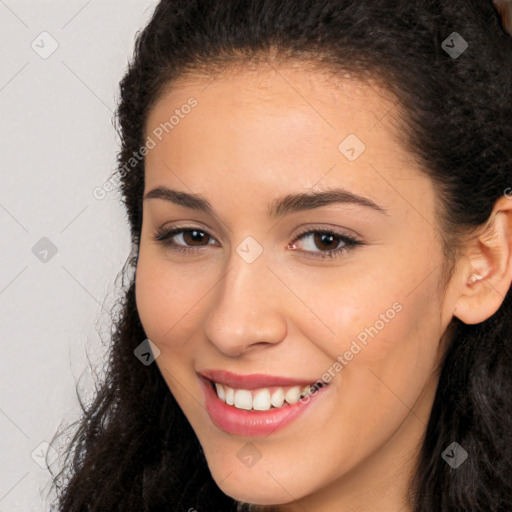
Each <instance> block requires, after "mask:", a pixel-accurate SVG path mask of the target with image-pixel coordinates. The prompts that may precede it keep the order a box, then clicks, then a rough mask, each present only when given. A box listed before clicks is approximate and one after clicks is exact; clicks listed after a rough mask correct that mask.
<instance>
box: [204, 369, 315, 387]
mask: <svg viewBox="0 0 512 512" xmlns="http://www.w3.org/2000/svg"><path fill="white" fill-rule="evenodd" d="M198 373H199V376H200V377H201V376H202V377H206V378H207V379H210V380H213V381H214V382H218V383H219V384H225V385H227V386H229V387H230V388H234V389H258V388H270V387H273V386H276V387H279V386H281V387H286V386H306V385H307V384H313V383H314V382H316V380H315V379H310V380H299V379H290V378H287V377H274V376H272V375H262V374H259V373H253V374H251V375H237V374H236V373H231V372H227V371H225V370H202V371H200V372H198Z"/></svg>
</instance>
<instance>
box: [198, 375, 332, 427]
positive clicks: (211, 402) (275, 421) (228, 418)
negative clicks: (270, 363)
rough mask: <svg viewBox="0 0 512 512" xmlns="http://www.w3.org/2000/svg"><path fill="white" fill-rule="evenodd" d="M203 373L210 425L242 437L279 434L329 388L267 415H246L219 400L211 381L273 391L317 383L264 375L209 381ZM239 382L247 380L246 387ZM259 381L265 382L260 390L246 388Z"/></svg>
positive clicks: (202, 380) (242, 410)
mask: <svg viewBox="0 0 512 512" xmlns="http://www.w3.org/2000/svg"><path fill="white" fill-rule="evenodd" d="M201 373H202V374H201V375H199V382H200V384H201V388H202V390H203V394H204V397H205V405H206V410H207V412H208V415H209V416H210V419H211V421H212V422H213V424H214V425H216V426H217V427H218V428H220V429H221V430H224V431H225V432H229V433H231V434H235V435H239V436H251V437H262V436H268V435H270V434H272V433H273V432H275V431H277V430H280V429H281V428H283V427H284V426H286V425H287V424H288V423H290V422H291V421H292V420H294V419H295V418H297V417H299V415H301V414H302V413H303V412H305V411H306V410H307V409H308V408H309V407H310V406H311V404H312V403H313V402H315V401H317V400H318V398H319V396H320V395H322V394H323V393H324V392H325V390H326V389H327V388H328V387H329V386H327V385H325V386H323V387H321V388H320V389H319V390H318V391H317V392H316V393H314V394H313V395H311V396H310V397H309V399H307V400H303V401H302V400H299V401H298V402H296V403H295V404H291V405H290V404H289V405H286V406H284V407H280V408H275V409H270V410H268V411H254V410H251V411H247V410H244V409H237V408H236V407H234V406H232V405H227V404H225V403H224V402H223V401H222V400H221V399H220V398H219V397H218V396H217V393H216V391H215V390H214V389H213V384H212V382H211V380H215V382H219V383H225V384H227V385H228V386H229V385H230V384H229V383H230V382H231V383H234V382H235V381H236V382H237V384H238V385H236V386H232V387H235V388H236V389H254V388H256V387H271V385H272V384H273V385H278V386H290V385H300V384H302V383H304V385H306V384H308V383H310V384H311V383H312V382H314V381H297V380H291V379H285V378H282V379H280V381H279V380H276V378H274V377H271V378H270V377H269V376H265V375H251V376H247V377H242V376H235V378H234V380H233V379H231V377H233V375H234V374H230V373H229V372H225V374H227V376H226V375H224V377H223V378H219V376H217V378H215V379H211V380H209V379H210V377H208V378H205V377H204V373H205V372H201ZM209 374H210V373H209ZM227 377H230V379H227ZM254 377H257V378H254ZM240 379H246V380H245V381H244V383H243V386H241V385H240V383H241V380H240ZM257 381H258V382H264V384H263V385H261V384H260V385H259V386H256V385H253V386H252V387H251V388H248V387H247V385H248V384H251V385H252V384H254V383H255V382H257ZM278 382H279V383H278ZM280 382H283V383H280ZM267 383H270V384H271V385H268V384H267Z"/></svg>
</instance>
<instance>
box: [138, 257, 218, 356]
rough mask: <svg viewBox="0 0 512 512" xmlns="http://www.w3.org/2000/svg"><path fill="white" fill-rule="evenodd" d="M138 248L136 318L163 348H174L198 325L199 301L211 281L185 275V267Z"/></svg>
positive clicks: (151, 337) (177, 347)
mask: <svg viewBox="0 0 512 512" xmlns="http://www.w3.org/2000/svg"><path fill="white" fill-rule="evenodd" d="M179 270H180V271H179V272H178V267H177V266H176V265H174V264H173V263H172V262H169V261H165V260H162V258H161V257H160V258H158V257H152V258H151V259H150V257H146V255H145V254H143V252H142V249H141V254H140V255H139V261H138V266H137V275H136V288H135V296H136V303H137V309H138V312H139V317H140V319H141V323H142V325H143V327H144V330H145V332H146V334H147V336H148V338H149V339H151V340H152V341H153V340H155V342H156V343H157V344H158V346H159V348H160V349H161V350H163V351H167V350H171V351H172V350H177V349H179V348H180V347H179V346H178V345H182V344H183V343H184V342H185V341H186V339H184V338H187V337H188V336H189V333H190V331H191V330H193V329H195V328H197V323H198V321H199V320H198V317H197V315H198V312H199V311H200V301H201V299H202V298H203V297H204V296H205V295H206V294H207V293H208V290H209V289H210V288H211V286H212V284H209V280H207V279H197V277H194V275H188V273H187V270H186V269H185V270H184V269H182V268H180V269H179Z"/></svg>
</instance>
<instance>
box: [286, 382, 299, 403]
mask: <svg viewBox="0 0 512 512" xmlns="http://www.w3.org/2000/svg"><path fill="white" fill-rule="evenodd" d="M299 395H300V388H299V386H293V388H290V389H289V390H288V391H287V392H286V395H284V399H285V400H286V401H287V402H288V403H289V404H294V403H295V402H297V401H298V400H299Z"/></svg>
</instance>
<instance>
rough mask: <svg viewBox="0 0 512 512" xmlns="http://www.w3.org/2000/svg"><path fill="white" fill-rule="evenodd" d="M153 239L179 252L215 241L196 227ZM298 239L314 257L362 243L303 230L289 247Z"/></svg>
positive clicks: (165, 232) (166, 232)
mask: <svg viewBox="0 0 512 512" xmlns="http://www.w3.org/2000/svg"><path fill="white" fill-rule="evenodd" d="M154 239H155V240H156V241H158V242H160V243H162V244H163V245H165V246H167V247H169V248H170V249H172V250H173V251H181V252H197V250H198V249H199V248H200V247H205V246H207V245H215V243H213V244H211V243H210V242H212V241H215V239H214V238H213V237H212V236H210V235H209V234H208V233H207V232H206V231H204V230H202V229H197V228H184V227H181V228H172V229H169V230H160V231H158V232H157V234H156V235H155V236H154ZM173 239H174V240H173ZM299 240H309V241H308V242H307V243H306V244H304V245H306V246H307V247H306V248H305V249H302V250H301V252H305V253H313V254H314V257H321V258H326V257H329V258H333V257H335V256H339V255H341V254H342V253H343V252H348V251H349V250H351V249H352V248H354V247H355V246H357V245H362V242H360V241H359V240H356V239H355V238H352V237H349V236H347V235H344V234H341V233H336V232H334V231H330V230H327V231H326V230H309V231H305V232H303V233H301V234H299V235H298V236H297V238H296V239H295V240H294V241H293V242H292V243H290V244H289V247H290V248H292V249H295V248H296V246H297V242H298V241H299ZM205 242H206V243H205ZM315 249H320V250H315Z"/></svg>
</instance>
